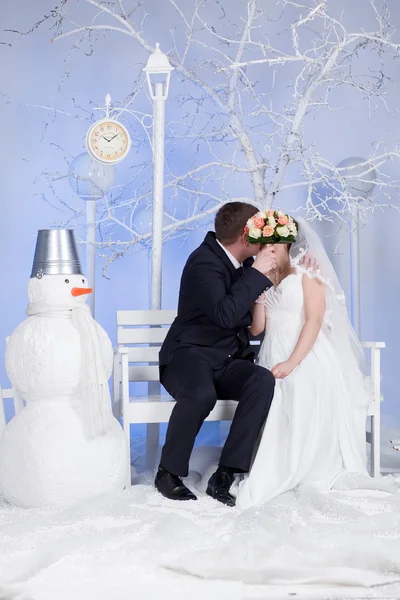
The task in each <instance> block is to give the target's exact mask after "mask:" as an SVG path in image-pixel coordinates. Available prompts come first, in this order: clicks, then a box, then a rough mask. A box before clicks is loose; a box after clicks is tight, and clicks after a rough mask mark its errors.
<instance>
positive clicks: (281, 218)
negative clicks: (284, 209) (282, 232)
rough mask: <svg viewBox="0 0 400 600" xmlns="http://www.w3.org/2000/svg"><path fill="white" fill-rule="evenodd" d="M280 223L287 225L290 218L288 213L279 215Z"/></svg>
mask: <svg viewBox="0 0 400 600" xmlns="http://www.w3.org/2000/svg"><path fill="white" fill-rule="evenodd" d="M278 223H279V225H287V224H288V223H289V219H288V218H287V216H286V215H282V216H281V217H279V219H278Z"/></svg>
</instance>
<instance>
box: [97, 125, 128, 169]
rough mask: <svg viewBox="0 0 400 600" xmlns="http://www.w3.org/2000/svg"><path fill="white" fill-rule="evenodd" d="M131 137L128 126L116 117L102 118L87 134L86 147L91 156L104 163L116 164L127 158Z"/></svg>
mask: <svg viewBox="0 0 400 600" xmlns="http://www.w3.org/2000/svg"><path fill="white" fill-rule="evenodd" d="M131 143H132V142H131V137H130V135H129V132H128V130H127V128H126V127H125V126H124V125H122V123H120V122H119V121H115V120H114V119H109V118H106V119H101V120H100V121H96V123H93V125H92V126H91V127H90V129H89V131H88V132H87V134H86V149H87V151H88V153H89V154H90V156H92V158H94V159H95V160H97V161H99V162H101V163H104V164H111V165H112V164H115V163H117V162H119V161H120V160H123V159H124V158H126V156H127V154H128V152H129V150H130V147H131Z"/></svg>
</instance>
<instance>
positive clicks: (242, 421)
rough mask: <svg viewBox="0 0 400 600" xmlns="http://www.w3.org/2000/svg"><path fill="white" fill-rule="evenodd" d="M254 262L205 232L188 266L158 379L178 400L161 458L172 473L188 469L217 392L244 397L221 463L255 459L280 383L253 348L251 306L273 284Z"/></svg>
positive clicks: (243, 464)
mask: <svg viewBox="0 0 400 600" xmlns="http://www.w3.org/2000/svg"><path fill="white" fill-rule="evenodd" d="M252 262H253V259H249V260H247V261H245V263H244V265H243V268H242V267H240V268H239V269H235V267H234V266H233V264H232V262H231V261H230V259H229V257H228V256H227V254H226V252H225V251H224V249H223V248H221V246H220V245H219V244H218V242H217V240H216V238H215V234H214V233H208V234H207V236H206V238H205V240H204V242H203V243H202V244H201V246H200V247H199V248H197V250H195V251H194V252H193V253H192V254H191V255H190V257H189V259H188V261H187V263H186V265H185V268H184V270H183V274H182V279H181V287H180V291H179V304H178V316H177V317H176V319H175V321H174V322H173V324H172V326H171V328H170V330H169V332H168V334H167V337H166V339H165V341H164V344H163V345H162V348H161V351H160V380H161V383H162V384H163V385H164V387H165V388H166V390H167V391H168V392H169V393H170V394H171V396H173V397H174V398H175V400H176V405H175V407H174V410H173V411H172V415H171V418H170V421H169V425H168V431H167V436H166V442H165V445H164V448H163V451H162V456H161V465H162V466H163V467H164V468H165V469H167V471H169V472H170V473H173V474H174V475H179V476H181V477H185V476H186V475H187V473H188V464H189V458H190V454H191V452H192V449H193V444H194V441H195V438H196V435H197V433H198V431H199V429H200V427H201V425H202V423H203V422H204V420H205V419H206V417H207V416H208V415H209V413H210V412H211V410H212V409H213V407H214V405H215V403H216V400H217V398H219V399H233V400H237V401H238V403H239V404H238V408H237V410H236V414H235V418H234V420H233V422H232V425H231V429H230V433H229V436H228V438H227V440H226V443H225V446H224V448H223V451H222V455H221V460H220V464H221V465H223V466H225V467H231V468H233V469H237V470H239V471H248V469H249V467H250V462H251V458H252V454H253V450H254V445H255V442H256V439H257V436H258V434H259V432H260V429H261V427H262V425H263V423H264V421H265V419H266V417H267V415H268V411H269V407H270V405H271V401H272V397H273V391H274V385H275V380H274V378H273V376H272V375H271V373H270V372H269V371H268V370H266V369H264V368H262V367H259V366H256V365H254V363H253V361H252V356H251V355H250V354H249V338H248V333H247V328H248V327H249V326H250V325H251V322H252V316H251V307H252V304H253V303H254V302H255V300H256V299H257V298H258V296H259V295H260V294H261V292H262V291H263V290H265V289H266V288H268V287H270V286H271V285H272V284H271V282H270V281H269V279H268V278H267V277H265V276H264V275H263V274H262V273H260V272H259V271H257V270H256V269H253V268H251V265H252Z"/></svg>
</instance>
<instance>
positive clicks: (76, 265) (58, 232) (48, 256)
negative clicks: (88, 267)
mask: <svg viewBox="0 0 400 600" xmlns="http://www.w3.org/2000/svg"><path fill="white" fill-rule="evenodd" d="M80 274H82V269H81V264H80V262H79V256H78V249H77V246H76V241H75V234H74V231H73V229H40V230H39V231H38V235H37V240H36V249H35V256H34V259H33V266H32V273H31V278H32V277H37V278H38V279H41V278H42V277H43V275H80Z"/></svg>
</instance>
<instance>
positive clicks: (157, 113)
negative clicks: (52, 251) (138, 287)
mask: <svg viewBox="0 0 400 600" xmlns="http://www.w3.org/2000/svg"><path fill="white" fill-rule="evenodd" d="M173 70H174V67H172V66H171V65H170V63H169V60H168V58H167V56H166V55H165V54H164V53H163V52H161V50H160V44H158V43H157V44H156V49H155V50H154V52H153V53H152V54H150V56H149V60H148V61H147V65H146V66H145V67H144V69H143V71H144V72H145V73H146V78H147V83H148V86H149V93H150V97H151V99H152V101H153V220H152V251H151V293H150V308H151V309H153V310H158V309H160V308H161V289H162V244H163V211H164V207H163V203H164V202H163V196H164V129H165V100H166V99H167V97H168V91H169V80H170V77H171V71H173Z"/></svg>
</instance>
